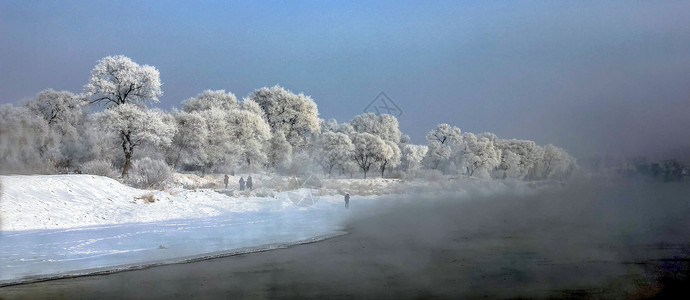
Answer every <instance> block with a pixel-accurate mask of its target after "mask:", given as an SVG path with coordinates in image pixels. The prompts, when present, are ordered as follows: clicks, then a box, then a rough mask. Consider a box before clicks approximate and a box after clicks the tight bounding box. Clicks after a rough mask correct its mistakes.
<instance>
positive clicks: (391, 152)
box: [377, 141, 402, 178]
mask: <svg viewBox="0 0 690 300" xmlns="http://www.w3.org/2000/svg"><path fill="white" fill-rule="evenodd" d="M384 144H385V145H384V146H383V147H382V151H381V153H380V154H379V157H378V160H377V163H378V165H379V169H380V170H381V178H383V177H384V174H385V172H386V168H387V167H391V168H393V167H396V166H398V165H399V164H400V159H401V157H402V154H401V152H400V147H398V144H396V143H394V142H391V141H384Z"/></svg>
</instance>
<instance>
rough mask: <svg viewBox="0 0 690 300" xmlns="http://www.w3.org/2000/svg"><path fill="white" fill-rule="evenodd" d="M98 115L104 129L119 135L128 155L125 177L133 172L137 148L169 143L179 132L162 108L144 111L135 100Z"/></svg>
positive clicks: (123, 175) (119, 140) (123, 171)
mask: <svg viewBox="0 0 690 300" xmlns="http://www.w3.org/2000/svg"><path fill="white" fill-rule="evenodd" d="M96 118H97V120H98V123H99V124H100V126H102V129H103V130H106V131H110V132H112V133H115V134H117V136H118V144H120V146H121V147H122V151H123V154H124V157H125V163H124V166H123V167H122V177H126V176H127V174H128V172H129V169H130V167H131V161H132V156H133V155H134V150H135V149H137V148H138V147H139V146H141V145H142V144H144V143H149V144H151V145H154V146H167V145H169V144H170V142H171V139H172V137H173V136H174V134H175V127H174V126H171V125H170V124H168V123H166V122H164V121H163V113H162V112H161V111H158V110H144V109H141V107H139V106H137V105H136V104H132V103H127V104H121V105H118V106H116V107H111V108H109V109H106V110H105V111H103V112H101V113H98V114H97V116H96Z"/></svg>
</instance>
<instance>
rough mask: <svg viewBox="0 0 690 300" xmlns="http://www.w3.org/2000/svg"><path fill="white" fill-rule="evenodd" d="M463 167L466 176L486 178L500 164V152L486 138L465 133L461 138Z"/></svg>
mask: <svg viewBox="0 0 690 300" xmlns="http://www.w3.org/2000/svg"><path fill="white" fill-rule="evenodd" d="M462 144H463V150H462V155H463V165H464V166H465V172H466V174H467V175H468V176H474V175H476V174H475V172H477V171H480V172H479V173H478V174H479V176H482V177H486V176H488V174H489V173H488V172H489V171H490V170H493V168H495V167H496V166H498V165H499V163H500V150H498V149H497V148H496V147H494V143H492V142H491V140H489V139H488V138H486V137H479V138H478V137H477V136H476V135H474V134H472V133H470V132H466V133H465V134H463V138H462Z"/></svg>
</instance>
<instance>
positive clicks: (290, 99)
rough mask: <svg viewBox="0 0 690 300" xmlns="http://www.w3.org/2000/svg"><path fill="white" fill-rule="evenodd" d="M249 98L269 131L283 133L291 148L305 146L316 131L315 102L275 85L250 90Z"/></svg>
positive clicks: (317, 129) (316, 115)
mask: <svg viewBox="0 0 690 300" xmlns="http://www.w3.org/2000/svg"><path fill="white" fill-rule="evenodd" d="M249 99H250V100H252V101H254V102H256V103H257V104H258V105H259V107H261V109H262V110H263V113H264V118H265V119H266V121H267V122H268V125H269V126H270V127H271V130H272V132H273V133H276V132H279V131H280V132H283V134H285V138H286V139H287V141H288V143H290V145H291V146H292V148H304V147H306V146H307V143H308V142H309V140H308V139H307V137H308V136H311V134H312V133H317V134H318V133H319V132H320V127H319V117H318V115H319V113H318V110H317V109H316V103H314V100H312V99H311V97H309V96H305V95H304V94H302V93H300V94H294V93H292V92H290V91H288V90H286V89H284V88H282V87H280V86H277V85H276V86H274V87H271V88H267V87H264V88H261V89H258V90H256V91H254V92H253V93H252V94H251V95H249Z"/></svg>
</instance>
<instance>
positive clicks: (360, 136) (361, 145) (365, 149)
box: [352, 132, 389, 179]
mask: <svg viewBox="0 0 690 300" xmlns="http://www.w3.org/2000/svg"><path fill="white" fill-rule="evenodd" d="M352 145H353V146H354V149H355V150H354V153H353V155H352V158H353V160H354V161H355V163H357V165H358V166H359V168H360V170H362V172H363V173H364V178H365V179H366V178H367V172H369V169H370V168H371V165H373V164H375V163H377V162H379V161H381V157H382V155H383V153H384V152H385V151H386V148H389V147H388V145H387V144H386V142H385V141H384V140H383V139H381V138H380V137H378V136H375V135H373V134H370V133H366V132H357V133H354V134H353V135H352Z"/></svg>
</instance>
